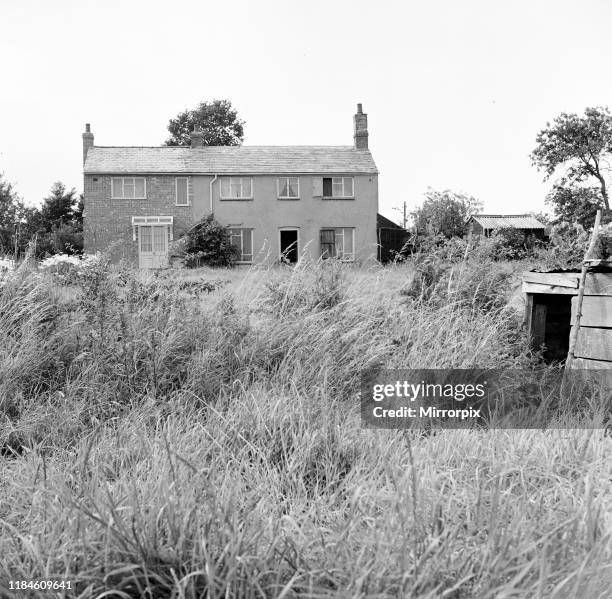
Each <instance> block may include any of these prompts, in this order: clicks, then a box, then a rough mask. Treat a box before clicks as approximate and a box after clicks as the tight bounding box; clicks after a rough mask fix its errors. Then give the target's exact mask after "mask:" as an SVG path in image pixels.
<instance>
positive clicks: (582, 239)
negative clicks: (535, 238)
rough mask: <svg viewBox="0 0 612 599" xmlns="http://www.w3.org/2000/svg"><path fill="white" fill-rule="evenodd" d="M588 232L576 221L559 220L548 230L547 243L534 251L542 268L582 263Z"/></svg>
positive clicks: (576, 265)
mask: <svg viewBox="0 0 612 599" xmlns="http://www.w3.org/2000/svg"><path fill="white" fill-rule="evenodd" d="M588 243H589V233H588V231H585V229H584V227H583V226H582V225H580V224H578V223H568V222H560V223H557V224H556V225H554V226H553V228H552V230H551V232H550V241H549V245H548V247H546V248H539V249H538V250H537V251H536V253H535V258H536V263H537V264H538V266H540V267H542V268H575V267H578V266H580V265H581V264H582V260H583V259H584V254H585V252H586V249H587V246H588Z"/></svg>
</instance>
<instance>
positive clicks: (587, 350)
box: [572, 326, 612, 362]
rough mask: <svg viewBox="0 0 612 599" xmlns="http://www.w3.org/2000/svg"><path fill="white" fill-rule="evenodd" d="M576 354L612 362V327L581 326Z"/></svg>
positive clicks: (580, 356) (578, 356)
mask: <svg viewBox="0 0 612 599" xmlns="http://www.w3.org/2000/svg"><path fill="white" fill-rule="evenodd" d="M573 330H574V327H572V331H573ZM574 355H575V356H576V357H577V358H589V359H590V360H606V361H609V362H612V329H598V328H594V327H582V326H581V327H580V330H579V331H578V338H577V340H576V349H575V352H574Z"/></svg>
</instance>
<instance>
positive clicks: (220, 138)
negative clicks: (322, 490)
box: [166, 100, 244, 146]
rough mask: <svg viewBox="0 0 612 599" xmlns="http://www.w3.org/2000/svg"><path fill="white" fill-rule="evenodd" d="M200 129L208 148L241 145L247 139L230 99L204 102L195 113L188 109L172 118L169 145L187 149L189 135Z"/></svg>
mask: <svg viewBox="0 0 612 599" xmlns="http://www.w3.org/2000/svg"><path fill="white" fill-rule="evenodd" d="M194 128H195V129H198V130H201V132H202V133H203V136H204V145H205V146H239V145H240V144H241V143H242V140H243V139H244V121H242V120H241V119H239V118H238V113H237V111H236V110H234V108H232V103H231V102H230V101H229V100H213V101H212V102H201V103H200V104H199V105H198V106H197V107H196V108H195V109H193V110H185V111H184V112H181V113H179V114H178V115H177V116H176V118H174V119H170V122H169V123H168V131H169V132H170V137H169V138H168V139H167V140H166V145H167V146H188V145H190V143H191V139H190V135H191V132H192V131H193V130H194Z"/></svg>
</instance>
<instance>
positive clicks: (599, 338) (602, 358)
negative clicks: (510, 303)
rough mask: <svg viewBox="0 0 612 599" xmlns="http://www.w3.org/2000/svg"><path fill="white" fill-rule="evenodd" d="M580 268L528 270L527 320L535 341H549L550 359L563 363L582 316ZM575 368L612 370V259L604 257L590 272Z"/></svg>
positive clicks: (546, 353) (525, 286)
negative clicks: (579, 312) (579, 313)
mask: <svg viewBox="0 0 612 599" xmlns="http://www.w3.org/2000/svg"><path fill="white" fill-rule="evenodd" d="M579 278H580V272H579V271H577V270H551V271H531V272H526V273H523V286H522V290H523V293H525V294H526V313H525V320H526V324H527V331H528V333H529V335H530V338H531V343H532V346H533V347H534V348H535V349H539V348H541V347H542V346H544V351H543V356H544V359H545V360H547V361H550V362H557V361H558V362H562V361H564V360H565V358H566V357H567V353H568V350H569V338H570V332H571V329H572V326H573V325H574V322H575V318H576V299H577V295H578V281H579ZM575 356H576V358H575V360H574V363H573V365H572V366H573V367H574V368H587V369H612V261H610V260H600V261H599V263H598V264H594V265H593V266H592V267H591V269H590V271H589V272H588V273H587V275H586V280H585V292H584V300H583V304H582V317H581V321H580V330H579V331H578V338H577V340H576V349H575Z"/></svg>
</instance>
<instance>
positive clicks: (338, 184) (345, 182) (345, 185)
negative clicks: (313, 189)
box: [323, 177, 355, 199]
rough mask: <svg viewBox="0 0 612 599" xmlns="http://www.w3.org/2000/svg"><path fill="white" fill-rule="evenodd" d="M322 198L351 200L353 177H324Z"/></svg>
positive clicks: (353, 194) (352, 196)
mask: <svg viewBox="0 0 612 599" xmlns="http://www.w3.org/2000/svg"><path fill="white" fill-rule="evenodd" d="M323 197H324V198H340V199H343V198H344V199H348V198H350V199H353V198H354V197H355V193H354V190H353V177H324V178H323Z"/></svg>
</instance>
